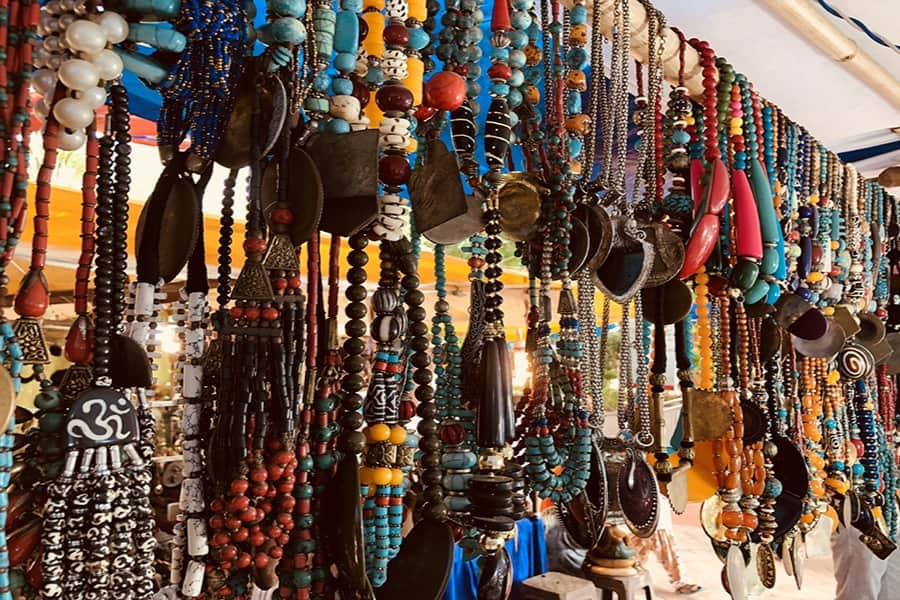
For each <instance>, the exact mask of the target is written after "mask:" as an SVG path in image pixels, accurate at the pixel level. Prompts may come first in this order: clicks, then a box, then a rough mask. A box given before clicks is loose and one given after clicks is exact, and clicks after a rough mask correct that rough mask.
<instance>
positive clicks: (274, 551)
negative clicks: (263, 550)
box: [269, 546, 284, 560]
mask: <svg viewBox="0 0 900 600" xmlns="http://www.w3.org/2000/svg"><path fill="white" fill-rule="evenodd" d="M269 556H271V557H272V558H274V559H275V560H278V559H280V558H281V557H282V556H284V550H282V549H281V548H279V547H278V546H272V548H271V549H270V550H269Z"/></svg>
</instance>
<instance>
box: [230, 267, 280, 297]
mask: <svg viewBox="0 0 900 600" xmlns="http://www.w3.org/2000/svg"><path fill="white" fill-rule="evenodd" d="M231 297H232V299H234V300H263V301H265V300H271V299H272V281H271V280H270V279H269V274H268V273H267V272H266V268H265V267H264V266H263V265H262V263H258V262H246V263H244V267H243V268H242V269H241V273H240V275H238V278H237V281H236V282H235V284H234V291H233V292H232V293H231Z"/></svg>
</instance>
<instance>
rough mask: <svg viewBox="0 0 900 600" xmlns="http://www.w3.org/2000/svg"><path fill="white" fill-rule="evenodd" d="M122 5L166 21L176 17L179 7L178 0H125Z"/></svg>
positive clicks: (130, 9) (131, 10)
mask: <svg viewBox="0 0 900 600" xmlns="http://www.w3.org/2000/svg"><path fill="white" fill-rule="evenodd" d="M122 5H123V7H124V8H127V9H128V10H129V11H130V12H136V13H140V14H142V15H146V14H150V15H156V16H158V17H163V19H164V20H166V21H169V20H172V19H174V18H175V17H177V16H178V10H179V9H180V8H181V2H180V0H125V1H124V2H123V3H122Z"/></svg>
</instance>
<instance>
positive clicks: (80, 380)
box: [59, 364, 94, 402]
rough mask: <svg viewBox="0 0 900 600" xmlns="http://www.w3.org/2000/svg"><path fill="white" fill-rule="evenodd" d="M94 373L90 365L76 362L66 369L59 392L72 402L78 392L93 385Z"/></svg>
mask: <svg viewBox="0 0 900 600" xmlns="http://www.w3.org/2000/svg"><path fill="white" fill-rule="evenodd" d="M93 381H94V375H93V372H92V371H91V368H90V367H89V366H88V365H80V364H75V365H72V366H71V367H69V368H68V369H66V373H65V375H63V379H62V382H61V383H60V384H59V392H60V393H61V394H62V396H63V398H65V399H66V400H68V401H69V402H72V401H74V400H75V398H77V397H78V394H80V393H81V392H83V391H84V390H86V389H88V388H89V387H91V383H92V382H93Z"/></svg>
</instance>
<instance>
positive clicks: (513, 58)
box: [507, 49, 527, 69]
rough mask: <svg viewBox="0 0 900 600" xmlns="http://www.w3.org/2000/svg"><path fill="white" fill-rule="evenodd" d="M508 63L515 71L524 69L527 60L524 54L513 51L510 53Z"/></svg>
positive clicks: (519, 51)
mask: <svg viewBox="0 0 900 600" xmlns="http://www.w3.org/2000/svg"><path fill="white" fill-rule="evenodd" d="M507 62H508V63H509V66H510V67H512V68H513V69H524V68H525V63H526V62H527V59H526V58H525V53H524V52H522V51H521V50H515V49H513V50H510V52H509V60H508V61H507Z"/></svg>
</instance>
